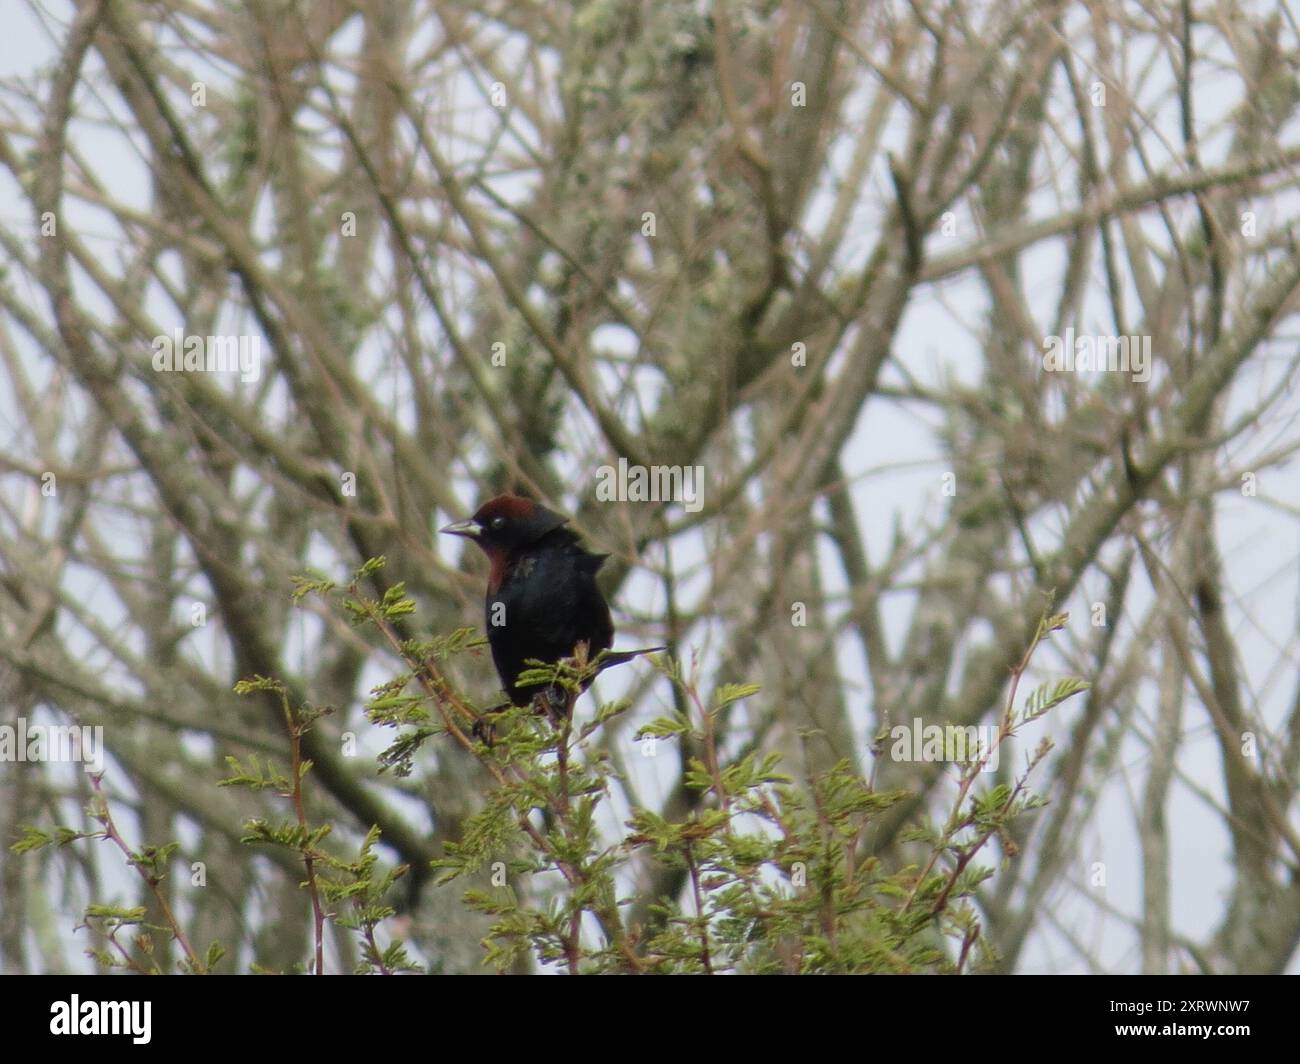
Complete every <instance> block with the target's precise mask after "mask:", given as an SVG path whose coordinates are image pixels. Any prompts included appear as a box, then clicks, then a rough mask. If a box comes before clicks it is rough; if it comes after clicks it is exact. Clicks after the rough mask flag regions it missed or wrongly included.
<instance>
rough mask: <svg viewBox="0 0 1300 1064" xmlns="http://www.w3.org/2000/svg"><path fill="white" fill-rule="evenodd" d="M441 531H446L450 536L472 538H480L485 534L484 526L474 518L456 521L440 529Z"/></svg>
mask: <svg viewBox="0 0 1300 1064" xmlns="http://www.w3.org/2000/svg"><path fill="white" fill-rule="evenodd" d="M438 531H439V532H445V533H447V535H449V536H468V537H469V538H470V539H478V537H479V536H481V535H482V534H483V526H482V525H480V524H479V523H478V522H477V521H475V520H474V519H473V518H469V519H468V520H465V521H456V522H455V523H454V524H450V525H448V526H447V527H446V528H440V529H438Z"/></svg>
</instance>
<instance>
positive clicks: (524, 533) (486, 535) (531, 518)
mask: <svg viewBox="0 0 1300 1064" xmlns="http://www.w3.org/2000/svg"><path fill="white" fill-rule="evenodd" d="M568 520H569V519H568V518H567V517H565V516H564V515H563V514H557V513H556V512H555V511H554V510H548V509H547V508H546V507H545V506H542V505H541V504H540V503H535V502H533V501H532V499H524V498H521V497H520V496H518V495H498V496H497V497H496V498H495V499H489V500H488V501H487V502H485V503H484V504H483V505H482V506H480V507H479V508H478V512H477V513H476V514H474V516H473V517H471V518H469V519H468V520H467V521H457V522H456V523H455V524H451V525H448V526H447V527H446V528H444V529H441V531H443V532H446V533H447V534H448V535H452V536H465V537H466V538H467V539H472V540H473V541H474V542H475V543H477V544H478V545H479V546H480V547H482V548H483V551H484V552H485V553H486V554H487V555H488V556H489V557H491V556H492V555H494V554H497V553H509V552H510V551H513V550H515V549H517V548H519V547H526V546H528V545H529V544H530V543H536V542H537V541H538V540H539V539H541V538H542V537H543V536H544V535H546V534H547V533H548V532H554V531H555V530H556V529H557V528H559V527H560V526H561V525H563V524H565V523H566V522H567V521H568Z"/></svg>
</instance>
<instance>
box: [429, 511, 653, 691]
mask: <svg viewBox="0 0 1300 1064" xmlns="http://www.w3.org/2000/svg"><path fill="white" fill-rule="evenodd" d="M568 520H569V519H568V518H567V517H565V516H563V515H562V514H557V513H556V512H555V511H554V510H548V509H547V508H546V507H545V506H542V505H540V504H538V503H535V502H533V501H532V500H531V499H524V498H521V497H520V496H518V495H498V496H497V497H496V498H495V499H491V500H489V501H488V502H485V503H484V504H483V505H482V506H480V507H479V509H478V512H477V513H476V514H475V515H474V516H473V517H471V518H469V519H468V520H466V521H457V522H456V523H455V524H451V525H448V526H447V527H446V528H444V529H442V531H443V532H446V533H448V534H450V535H453V536H466V537H467V538H469V539H472V540H473V541H474V542H475V543H477V544H478V545H479V547H480V548H481V549H482V551H483V553H484V554H486V555H487V556H488V561H489V562H490V563H491V570H490V572H489V573H488V586H487V603H486V620H487V633H488V644H489V645H490V646H491V648H492V661H493V662H494V663H495V665H496V667H497V675H499V676H500V677H501V685H502V686H503V687H504V688H505V691H506V694H507V695H509V696H510V701H511V702H513V703H514V704H515V705H517V706H525V705H527V704H528V703H529V702H530V701H531V700H532V699H533V697H534V695H536V694H538V693H539V692H540V691H541V688H540V687H536V686H534V687H520V686H519V685H518V684H517V683H516V680H518V678H519V674H520V673H521V672H523V671H524V670H525V669H526V668H527V667H528V666H527V665H525V662H526V661H528V660H530V659H531V660H536V661H542V662H545V663H546V664H548V665H549V664H554V663H555V662H557V661H560V660H562V659H563V658H569V657H573V655H574V653H575V651H576V649H577V646H578V644H579V643H585V644H586V645H587V660H588V661H594V660H595V659H596V656H597V655H598V654H600V653H601V651H605V650H608V649H609V648H610V646H611V645H612V644H613V642H614V624H613V622H612V621H611V620H610V616H609V605H608V604H607V603H606V602H605V596H604V595H603V594H601V591H600V588H599V587H597V585H596V572H597V571H598V570H599V569H600V567H601V565H602V564H603V563H604V561H605V559H606V558H607V557H609V555H607V554H593V553H592V552H591V551H589V550H587V549H586V548H585V547H583V545H582V542H581V540H579V538H578V535H577V533H576V532H574V531H573V530H572V529H570V528H566V527H565V525H566V524H567V523H568ZM663 649H665V648H664V647H645V648H642V649H640V650H624V651H619V652H616V653H613V654H606V655H605V657H604V658H602V659H601V662H600V668H601V670H602V671H603V670H604V669H606V668H609V667H610V666H611V665H619V664H622V663H623V662H625V661H629V660H631V659H632V658H634V657H636V656H637V655H639V654H653V653H656V652H658V651H660V650H663ZM584 686H585V685H584ZM546 698H547V703H548V709H549V708H550V707H553V706H556V705H560V706H564V705H566V703H567V699H566V698H565V697H564V692H563V691H561V690H558V689H552V690H551V691H548V692H546Z"/></svg>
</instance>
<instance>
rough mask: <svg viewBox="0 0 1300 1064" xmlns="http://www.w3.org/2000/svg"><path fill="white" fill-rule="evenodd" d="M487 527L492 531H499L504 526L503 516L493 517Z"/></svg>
mask: <svg viewBox="0 0 1300 1064" xmlns="http://www.w3.org/2000/svg"><path fill="white" fill-rule="evenodd" d="M488 527H489V528H491V529H492V531H493V532H500V531H501V530H502V529H503V528H505V527H506V519H505V518H504V517H494V518H492V520H491V521H490V522H489V524H488Z"/></svg>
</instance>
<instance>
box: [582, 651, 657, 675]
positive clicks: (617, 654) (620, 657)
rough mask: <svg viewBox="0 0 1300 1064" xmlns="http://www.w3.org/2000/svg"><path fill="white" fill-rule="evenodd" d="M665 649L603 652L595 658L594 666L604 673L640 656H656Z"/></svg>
mask: <svg viewBox="0 0 1300 1064" xmlns="http://www.w3.org/2000/svg"><path fill="white" fill-rule="evenodd" d="M667 649H668V648H667V647H641V648H640V649H639V650H605V651H602V652H601V653H600V655H599V656H598V657H597V658H596V664H597V666H599V671H600V672H604V671H605V670H606V669H610V668H613V667H614V666H615V665H622V664H623V663H624V662H626V661H631V660H632V659H633V658H639V657H640V656H641V655H642V654H658V653H660V652H661V651H664V650H667Z"/></svg>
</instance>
